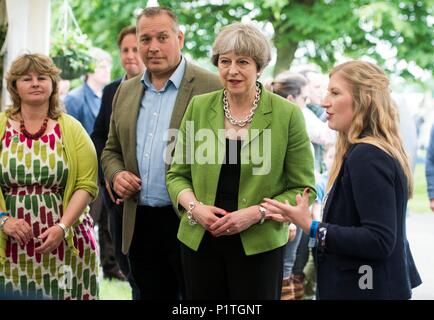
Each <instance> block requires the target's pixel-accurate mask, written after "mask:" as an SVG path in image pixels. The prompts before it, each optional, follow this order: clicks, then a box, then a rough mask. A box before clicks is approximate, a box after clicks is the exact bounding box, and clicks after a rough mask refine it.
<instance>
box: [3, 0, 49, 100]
mask: <svg viewBox="0 0 434 320" xmlns="http://www.w3.org/2000/svg"><path fill="white" fill-rule="evenodd" d="M5 1H6V11H7V15H8V34H7V39H6V41H7V43H6V53H5V59H4V72H5V73H6V71H7V70H9V66H10V65H11V62H12V61H13V60H14V59H15V58H16V57H17V56H19V55H20V54H23V53H26V52H31V53H43V54H48V51H49V45H50V42H49V41H50V23H51V6H50V5H51V3H50V2H51V0H5ZM2 97H3V98H2V100H3V101H2V106H4V105H5V104H9V97H8V96H7V92H6V89H5V85H4V86H3V94H2Z"/></svg>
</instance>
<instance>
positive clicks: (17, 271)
mask: <svg viewBox="0 0 434 320" xmlns="http://www.w3.org/2000/svg"><path fill="white" fill-rule="evenodd" d="M59 73H60V70H59V69H58V68H56V66H55V65H54V64H53V62H52V61H51V59H50V58H48V57H46V56H44V55H40V54H25V55H23V56H20V57H18V58H17V59H16V60H15V61H14V62H13V63H12V66H11V68H10V71H9V73H8V74H7V76H6V81H7V89H8V91H9V94H10V95H11V99H12V102H13V105H12V106H11V107H10V108H9V109H8V110H7V111H6V112H4V113H0V137H1V145H0V148H1V149H0V187H1V190H0V210H1V213H0V297H6V298H11V297H19V298H24V299H54V300H57V299H66V300H69V299H80V300H81V299H83V300H87V299H97V298H98V291H99V290H98V271H99V258H98V257H99V254H98V250H99V249H98V246H97V243H96V241H95V236H94V230H93V221H92V219H91V218H90V216H89V214H88V204H89V202H90V201H91V200H92V199H93V198H94V197H95V196H96V194H97V190H98V189H97V184H96V183H97V160H96V153H95V149H94V147H93V144H92V142H91V140H90V138H89V137H88V135H87V134H86V131H85V130H84V129H83V127H82V126H81V125H80V123H79V122H77V121H76V120H75V119H73V118H72V117H70V116H68V115H66V114H65V113H64V112H63V108H62V107H61V104H60V102H59V93H58V85H59V80H60V78H59Z"/></svg>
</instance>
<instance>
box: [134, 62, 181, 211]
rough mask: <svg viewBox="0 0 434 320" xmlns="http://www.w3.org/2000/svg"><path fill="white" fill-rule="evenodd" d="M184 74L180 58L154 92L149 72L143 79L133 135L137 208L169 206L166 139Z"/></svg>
mask: <svg viewBox="0 0 434 320" xmlns="http://www.w3.org/2000/svg"><path fill="white" fill-rule="evenodd" d="M184 71H185V58H184V57H182V59H181V63H180V64H179V65H178V68H177V69H176V70H175V72H174V73H173V74H172V76H171V77H170V78H169V80H167V82H166V84H165V85H164V86H163V88H161V89H160V90H157V89H156V88H155V87H154V86H153V84H152V83H151V81H150V80H149V72H148V71H146V72H145V73H144V74H143V76H142V79H141V82H142V84H143V86H144V87H145V94H144V95H143V99H142V103H141V106H140V111H139V117H138V119H137V132H136V134H137V143H136V154H137V163H138V165H139V172H140V178H141V179H142V188H141V191H140V197H139V199H138V200H139V201H138V203H139V205H145V206H152V207H162V206H168V205H170V204H171V201H170V197H169V194H168V192H167V189H166V168H165V162H164V150H165V148H166V146H167V141H165V137H167V130H168V129H169V125H170V119H171V117H172V111H173V108H174V106H175V101H176V97H177V95H178V90H179V86H180V85H181V80H182V78H183V76H184Z"/></svg>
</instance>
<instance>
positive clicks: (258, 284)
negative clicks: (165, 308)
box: [181, 232, 284, 300]
mask: <svg viewBox="0 0 434 320" xmlns="http://www.w3.org/2000/svg"><path fill="white" fill-rule="evenodd" d="M283 248H284V247H280V248H277V249H274V250H270V251H267V252H263V253H259V254H255V255H250V256H246V254H245V253H244V249H243V246H242V243H241V238H240V236H239V234H237V235H233V236H221V237H218V238H215V237H213V236H212V235H211V234H210V233H209V232H205V235H204V238H203V239H202V242H201V244H200V246H199V249H198V251H193V250H191V249H190V248H188V247H187V246H185V245H183V244H181V257H182V263H183V268H184V277H185V287H186V298H187V299H194V300H211V299H219V300H228V299H230V300H258V299H266V300H279V299H280V292H281V289H282V276H283Z"/></svg>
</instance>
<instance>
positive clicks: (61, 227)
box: [56, 222, 69, 238]
mask: <svg viewBox="0 0 434 320" xmlns="http://www.w3.org/2000/svg"><path fill="white" fill-rule="evenodd" d="M56 226H58V227H59V228H60V229H62V230H63V237H64V238H66V236H67V235H68V232H69V227H67V226H65V224H63V223H60V222H59V223H56Z"/></svg>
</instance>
